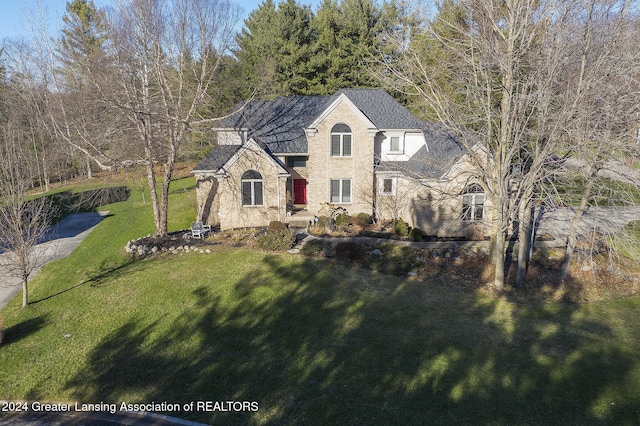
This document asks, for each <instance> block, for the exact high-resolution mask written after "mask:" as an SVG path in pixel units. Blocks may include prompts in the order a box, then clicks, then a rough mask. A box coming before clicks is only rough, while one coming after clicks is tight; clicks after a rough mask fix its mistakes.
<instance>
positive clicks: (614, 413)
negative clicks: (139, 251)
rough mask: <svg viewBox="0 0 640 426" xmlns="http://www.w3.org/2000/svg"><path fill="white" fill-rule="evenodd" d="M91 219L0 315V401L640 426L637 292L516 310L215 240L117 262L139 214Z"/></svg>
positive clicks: (224, 416) (265, 420)
mask: <svg viewBox="0 0 640 426" xmlns="http://www.w3.org/2000/svg"><path fill="white" fill-rule="evenodd" d="M189 188H190V185H188V183H187V182H185V189H184V190H181V189H177V190H176V191H175V192H174V194H173V197H174V199H173V200H172V201H173V202H174V204H177V203H176V200H177V199H178V198H182V201H183V204H184V205H186V206H188V207H187V210H188V209H191V208H193V207H192V204H190V203H192V197H193V191H191V190H190V189H189ZM175 208H177V206H176V207H175ZM107 209H108V210H109V211H110V216H109V217H107V218H106V219H105V220H104V221H103V222H102V223H101V224H100V225H99V226H98V227H97V229H96V230H95V231H94V232H93V233H92V234H91V235H90V236H89V237H88V238H87V239H86V240H85V241H84V242H83V244H82V245H81V246H80V247H79V248H78V249H77V250H76V251H75V252H74V253H73V254H72V255H71V256H70V257H68V258H66V259H63V260H60V261H58V262H55V263H53V264H50V265H48V266H47V267H45V268H44V269H43V270H42V271H41V273H40V274H39V275H38V277H37V278H36V279H35V280H34V281H33V282H32V287H31V288H32V293H31V295H32V299H31V300H32V301H34V302H35V303H33V304H32V305H30V306H29V307H27V308H26V309H20V308H19V306H18V303H17V302H16V301H14V302H12V303H11V304H10V305H9V306H8V307H7V308H5V309H4V310H3V311H2V312H1V315H2V316H3V317H4V322H5V328H6V329H7V336H6V343H5V344H4V345H3V346H1V347H0V399H2V398H7V399H12V400H16V399H28V400H49V401H79V402H81V403H82V402H100V401H103V402H114V403H120V402H122V401H126V402H127V403H147V402H151V401H155V402H162V401H166V402H170V403H188V402H191V401H229V400H235V401H256V402H258V404H259V410H258V411H257V412H240V413H230V412H179V413H175V412H174V413H170V414H172V415H176V416H178V417H182V418H186V419H191V420H197V421H200V422H205V423H211V424H295V425H299V424H323V425H324V424H497V425H499V424H505V425H506V424H637V423H638V422H640V413H639V411H638V409H639V407H640V404H639V403H638V395H640V316H639V315H638V311H639V308H640V296H634V297H629V298H626V299H620V300H615V301H610V302H606V303H594V304H588V305H553V304H552V305H521V304H516V303H512V302H510V301H508V300H503V299H492V298H487V297H483V296H480V295H477V294H474V293H460V292H454V291H450V290H447V289H445V288H443V287H440V286H438V285H435V284H434V283H420V282H416V281H404V280H402V279H401V278H398V277H391V276H387V275H383V274H377V273H375V272H370V271H365V270H361V269H356V268H347V267H345V265H344V264H342V263H335V262H330V261H326V260H316V259H308V258H303V257H300V256H294V255H287V254H283V255H272V254H265V253H261V252H253V251H248V250H243V249H232V248H224V247H221V246H219V247H217V248H216V249H215V250H214V251H213V253H211V254H197V253H193V252H192V253H189V254H183V255H173V256H163V257H158V258H155V259H146V260H143V261H136V262H130V261H129V260H128V258H127V257H126V256H125V254H124V250H123V247H124V245H125V244H126V241H127V240H129V239H131V238H134V237H137V236H141V235H146V234H147V233H149V232H151V231H152V226H151V220H150V213H149V210H150V206H149V205H148V204H147V205H144V204H142V203H141V202H140V200H139V199H137V198H136V196H135V193H134V195H132V198H131V199H130V200H128V201H127V202H124V203H118V204H113V205H110V206H108V207H107ZM184 216H185V219H186V217H187V216H188V214H184ZM183 225H184V224H180V223H173V225H172V226H173V227H175V228H176V229H177V228H179V227H180V226H183ZM187 226H188V224H187ZM65 336H67V337H65Z"/></svg>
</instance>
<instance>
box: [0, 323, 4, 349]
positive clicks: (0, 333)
mask: <svg viewBox="0 0 640 426" xmlns="http://www.w3.org/2000/svg"><path fill="white" fill-rule="evenodd" d="M3 337H4V324H3V323H2V318H0V345H2V338H3Z"/></svg>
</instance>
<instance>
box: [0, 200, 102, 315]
mask: <svg viewBox="0 0 640 426" xmlns="http://www.w3.org/2000/svg"><path fill="white" fill-rule="evenodd" d="M107 213H108V212H92V213H74V214H70V215H69V216H67V217H66V218H64V219H62V220H61V221H60V223H58V224H57V225H55V226H52V227H51V228H49V230H48V231H47V233H46V235H45V238H44V240H43V241H42V243H40V244H38V245H37V246H36V249H37V250H36V255H37V256H38V259H39V262H38V263H39V264H40V265H41V266H43V265H45V264H46V263H48V262H51V261H52V260H57V259H62V258H63V257H67V256H69V255H70V254H71V253H72V252H73V250H75V248H76V247H78V245H79V244H80V243H81V242H82V240H84V239H85V238H86V237H87V235H89V234H90V233H91V231H93V229H94V228H95V227H96V225H98V223H100V221H101V220H102V218H103V217H104V216H106V215H107ZM5 256H7V254H6V253H1V252H0V309H2V308H3V307H4V306H6V305H7V303H9V302H10V301H11V299H13V298H14V297H15V295H16V294H17V293H19V292H20V291H21V290H22V285H21V281H20V279H19V278H15V277H12V276H9V274H8V272H7V267H6V266H3V265H2V263H3V262H2V260H3V257H5ZM39 269H40V268H37V269H36V270H34V271H33V272H32V273H31V276H30V278H33V276H34V275H35V274H36V273H37V272H38V270H39Z"/></svg>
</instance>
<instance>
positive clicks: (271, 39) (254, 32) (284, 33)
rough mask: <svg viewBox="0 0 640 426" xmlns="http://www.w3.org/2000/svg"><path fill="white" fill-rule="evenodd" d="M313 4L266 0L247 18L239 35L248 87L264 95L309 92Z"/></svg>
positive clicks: (238, 42)
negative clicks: (276, 2)
mask: <svg viewBox="0 0 640 426" xmlns="http://www.w3.org/2000/svg"><path fill="white" fill-rule="evenodd" d="M311 16H312V13H311V8H310V7H309V6H301V5H299V4H298V3H297V2H296V1H295V0H285V1H283V2H281V3H280V4H278V7H277V8H276V5H275V4H274V2H273V0H265V1H264V2H263V3H262V4H261V5H260V6H259V7H258V8H257V9H256V10H254V11H253V12H251V14H250V15H249V17H248V18H247V19H246V20H245V27H244V28H243V29H242V31H241V33H240V34H239V35H238V37H237V38H236V43H237V45H238V50H237V51H236V57H237V58H238V60H239V61H240V64H241V68H242V72H243V74H244V75H245V77H246V80H247V83H248V86H249V87H248V88H247V89H248V90H250V91H252V90H253V89H254V88H258V89H259V90H260V92H261V94H262V95H263V96H267V97H269V96H278V95H282V94H287V95H289V94H300V93H307V92H308V91H309V90H308V87H309V83H308V80H309V78H310V75H311V74H312V70H311V69H310V67H309V61H310V57H311V55H312V50H311V44H312V42H313V40H314V35H313V30H312V28H311V24H310V22H311Z"/></svg>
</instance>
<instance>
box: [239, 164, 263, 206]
mask: <svg viewBox="0 0 640 426" xmlns="http://www.w3.org/2000/svg"><path fill="white" fill-rule="evenodd" d="M249 172H255V173H257V174H258V175H260V178H244V177H243V178H242V179H241V180H240V201H241V203H242V207H263V206H264V180H263V178H262V174H261V173H260V172H257V171H255V170H247V171H246V172H245V173H243V175H242V176H245V175H246V174H247V173H249ZM245 183H248V184H249V191H250V196H251V202H250V204H245ZM258 185H260V195H261V197H262V200H261V201H262V202H261V203H260V204H258V203H256V193H257V192H258V191H256V187H257V186H258Z"/></svg>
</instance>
